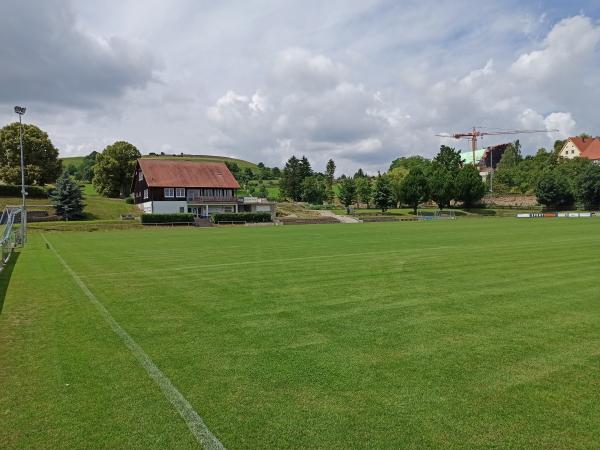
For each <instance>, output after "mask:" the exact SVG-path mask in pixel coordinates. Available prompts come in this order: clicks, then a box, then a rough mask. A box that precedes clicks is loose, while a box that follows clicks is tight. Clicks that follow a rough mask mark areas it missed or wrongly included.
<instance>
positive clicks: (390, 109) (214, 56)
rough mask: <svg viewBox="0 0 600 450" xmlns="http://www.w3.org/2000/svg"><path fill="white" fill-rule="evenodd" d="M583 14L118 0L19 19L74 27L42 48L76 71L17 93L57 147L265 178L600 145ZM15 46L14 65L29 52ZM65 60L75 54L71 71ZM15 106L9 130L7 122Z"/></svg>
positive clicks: (594, 34)
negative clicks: (206, 160) (497, 132)
mask: <svg viewBox="0 0 600 450" xmlns="http://www.w3.org/2000/svg"><path fill="white" fill-rule="evenodd" d="M577 1H578V0H575V2H571V3H569V5H567V4H566V3H565V4H564V5H561V8H559V10H558V11H557V10H556V9H553V10H552V9H547V8H545V7H544V5H543V4H535V5H533V4H532V3H531V2H517V0H501V1H498V2H480V3H479V4H478V8H479V9H478V15H477V17H474V16H473V15H472V14H471V12H472V2H470V1H469V0H457V1H456V2H451V3H446V4H445V3H440V2H432V1H428V0H425V1H416V0H408V1H407V2H403V3H402V5H400V4H399V3H398V2H394V1H392V0H332V1H331V2H322V1H319V0H306V1H303V2H284V3H281V2H275V1H273V0H249V1H248V2H243V3H239V2H238V3H235V4H229V3H227V2H212V3H211V2H209V3H202V4H198V2H195V1H193V0H176V2H175V6H172V5H171V4H170V6H169V7H167V6H165V5H164V2H160V1H158V0H152V1H148V2H144V3H143V7H140V5H141V3H139V2H137V1H136V0H122V1H120V2H115V3H113V4H112V5H111V14H110V15H106V14H102V12H103V11H102V9H103V8H104V7H103V6H102V5H100V4H96V3H94V2H70V1H69V0H49V1H48V2H47V3H48V5H51V6H50V10H51V12H50V13H44V14H41V13H40V14H25V15H24V16H23V18H22V19H21V21H22V22H23V26H26V27H27V28H36V29H40V30H48V29H54V30H57V29H56V27H54V28H53V26H52V24H49V23H45V22H49V21H52V20H54V19H53V17H55V16H56V17H58V16H60V15H61V14H63V16H62V17H63V19H64V17H67V18H68V19H69V20H68V22H69V23H68V24H66V25H64V26H62V27H59V29H58V31H55V32H54V33H46V36H53V35H57V36H58V38H57V40H56V41H52V42H51V43H53V45H54V44H56V43H57V42H58V43H60V45H59V46H56V45H54V46H50V48H52V49H54V50H52V52H50V53H52V54H53V55H54V56H55V58H54V59H53V60H52V61H54V62H56V61H58V62H68V63H69V64H63V66H64V67H68V68H69V70H68V71H67V73H68V74H70V75H71V77H61V76H55V77H51V78H48V77H46V78H47V83H46V82H42V83H40V82H39V80H38V81H35V82H33V81H32V80H34V79H36V78H35V77H34V76H33V75H35V74H36V73H37V72H36V69H37V65H36V63H35V58H33V59H32V58H30V59H29V60H28V59H25V60H24V61H25V62H23V63H19V64H12V66H13V67H11V68H10V71H12V72H14V71H15V70H17V69H18V70H22V71H24V73H25V74H26V75H27V77H25V78H23V79H24V80H25V83H24V84H23V85H22V86H23V89H25V90H24V91H21V93H23V92H25V93H27V95H29V96H30V98H33V97H36V98H37V101H36V102H35V103H34V102H33V101H31V102H27V104H26V106H29V107H30V108H29V110H28V115H27V116H26V118H27V119H28V120H32V121H34V122H37V123H38V124H39V125H41V126H42V128H44V129H46V130H47V131H48V132H49V133H50V135H51V137H52V138H53V140H54V141H55V143H56V144H57V145H58V146H59V148H61V150H63V151H65V152H66V151H69V152H72V153H73V154H75V153H79V154H82V153H87V152H89V151H91V150H99V149H101V148H102V147H104V146H105V145H106V144H108V143H110V142H113V141H114V140H116V139H126V140H129V141H131V142H133V143H134V144H136V145H138V147H139V148H140V149H141V150H142V151H143V152H150V151H161V149H172V151H173V152H177V153H178V152H181V151H184V152H189V153H203V154H207V153H218V154H227V155H233V156H239V157H243V158H247V159H250V160H254V161H259V160H262V161H264V162H265V163H267V164H271V165H272V164H281V163H283V162H284V161H285V160H286V159H287V158H288V157H289V156H290V155H291V154H292V153H295V154H297V155H301V154H306V155H307V156H309V158H311V160H312V161H313V163H314V165H315V166H316V168H317V169H322V168H323V167H324V164H325V162H326V160H327V159H328V158H329V157H331V156H334V157H335V159H336V162H337V163H338V167H340V171H345V172H353V171H354V170H356V168H357V167H359V166H362V167H363V169H368V170H370V171H372V172H373V171H376V170H377V169H385V168H386V166H387V165H388V164H389V161H390V160H392V159H393V158H395V157H397V156H400V155H407V154H415V153H417V154H424V155H428V156H431V155H432V154H434V153H435V152H436V151H437V148H438V147H439V145H440V144H441V143H445V144H451V145H456V146H457V147H459V148H463V149H465V148H466V147H467V146H468V143H466V142H464V141H452V140H450V141H449V140H443V139H440V138H438V137H436V136H435V134H437V133H440V132H452V131H466V130H468V129H470V128H471V127H472V126H474V125H476V126H487V127H497V128H536V129H538V128H544V127H552V128H557V129H559V130H560V133H556V134H553V135H546V134H539V135H537V134H536V135H523V136H514V137H513V136H507V137H502V136H500V137H497V138H489V139H486V140H485V141H483V142H482V144H493V143H500V142H505V141H507V140H509V139H514V138H515V137H519V138H521V140H522V142H523V144H524V149H525V151H529V152H533V151H535V149H536V147H537V146H546V147H549V146H551V145H552V140H553V139H555V138H558V137H562V136H564V135H567V134H574V133H580V132H583V131H586V132H589V133H591V134H598V133H599V131H598V130H597V129H595V128H594V127H597V120H596V117H597V106H596V105H597V104H598V102H600V80H599V76H598V74H599V73H600V59H599V57H598V43H599V41H600V37H599V34H600V27H599V26H598V17H594V16H593V15H588V16H584V15H581V13H580V10H584V9H585V8H582V7H581V5H580V4H579V5H578V4H577ZM6 5H8V2H7V3H6ZM6 7H7V6H2V8H6ZM52 7H54V12H55V13H52ZM46 9H47V8H46ZM46 9H44V11H46ZM2 12H4V11H2ZM53 14H55V15H53ZM3 16H4V17H12V16H13V14H11V11H8V14H4V15H3ZM28 21H29V22H28ZM0 22H2V19H0ZM53 23H54V25H56V23H63V24H64V20H63V21H62V22H61V21H58V22H53ZM63 28H64V32H62V35H61V31H60V30H61V29H63ZM82 30H85V31H82ZM0 33H1V31H0ZM73 36H76V37H78V39H74V38H73V39H72V38H70V37H73ZM116 36H118V37H116ZM79 38H80V39H79ZM48 40H51V39H48ZM80 41H81V42H80ZM82 42H83V43H84V44H85V45H84V46H83V47H84V48H87V49H88V50H89V49H91V50H89V51H88V52H87V53H89V55H87V56H86V55H85V53H86V52H85V51H84V52H82V50H81V48H82V45H81V44H82ZM11 43H12V45H11V46H5V47H6V48H5V49H4V51H5V52H6V51H14V52H21V53H22V54H25V53H27V52H30V53H31V49H34V48H35V46H32V45H31V42H29V43H27V42H25V43H22V44H23V45H22V46H21V47H20V48H17V47H18V46H19V45H21V44H20V42H19V41H18V40H15V41H11ZM44 48H49V47H48V46H45V47H44ZM148 49H152V52H148ZM1 52H2V51H1V50H0V53H1ZM73 55H83V56H82V57H81V58H75V62H76V64H71V62H72V61H73V58H72V56H73ZM34 56H35V54H34ZM92 57H93V58H92ZM28 61H29V63H28ZM94 61H96V62H94ZM97 61H100V62H101V63H102V64H100V63H97ZM157 61H163V64H162V65H159V64H157ZM55 66H56V64H55ZM59 67H62V66H60V64H59ZM4 73H8V72H4ZM32 74H33V75H32ZM92 75H93V76H92ZM28 77H29V78H28ZM1 78H2V75H0V79H1ZM46 78H44V80H43V81H45V80H46ZM36 80H37V79H36ZM90 80H92V81H90ZM94 80H97V81H98V82H97V83H96V81H94ZM156 80H160V82H154V81H156ZM105 81H106V83H105ZM2 86H5V87H4V93H7V92H9V91H11V93H13V94H14V92H18V90H14V89H12V86H11V84H10V83H8V84H7V83H2ZM2 86H0V90H2ZM6 86H10V87H11V89H12V90H11V89H9V88H8V87H6ZM57 86H58V87H57ZM59 87H60V89H59ZM42 91H44V92H42ZM40 92H42V93H43V94H44V95H41V94H39V93H40ZM38 94H39V95H38ZM0 97H2V96H1V95H0ZM17 97H19V98H21V96H20V95H18V96H17ZM71 97H72V98H71ZM4 98H5V102H6V101H7V100H6V98H7V97H6V95H5V96H4ZM0 101H1V100H0ZM15 101H16V97H15ZM86 101H87V102H88V103H87V104H86ZM92 102H93V103H94V104H93V105H90V103H92ZM10 106H12V103H9V104H5V105H3V106H2V108H0V121H4V122H7V121H9V120H13V117H12V116H11V115H10ZM5 111H6V112H5ZM148 124H151V125H152V126H148Z"/></svg>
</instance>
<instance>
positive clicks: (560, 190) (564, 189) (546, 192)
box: [535, 170, 574, 209]
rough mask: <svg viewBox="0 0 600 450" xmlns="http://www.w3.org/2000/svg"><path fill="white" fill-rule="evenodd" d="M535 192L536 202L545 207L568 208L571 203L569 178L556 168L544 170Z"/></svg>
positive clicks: (572, 197)
mask: <svg viewBox="0 0 600 450" xmlns="http://www.w3.org/2000/svg"><path fill="white" fill-rule="evenodd" d="M535 193H536V196H537V201H538V203H539V204H540V205H544V207H545V208H546V209H568V208H569V207H571V206H572V205H573V201H574V196H573V193H572V192H571V186H570V184H569V180H568V179H567V177H566V176H564V175H562V174H561V173H560V172H559V171H557V170H553V171H549V172H546V173H545V174H544V175H543V176H542V178H540V181H538V184H537V187H536V191H535Z"/></svg>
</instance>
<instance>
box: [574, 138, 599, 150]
mask: <svg viewBox="0 0 600 450" xmlns="http://www.w3.org/2000/svg"><path fill="white" fill-rule="evenodd" d="M596 139H597V138H591V137H590V138H582V137H581V136H574V137H570V138H569V140H570V141H572V142H573V144H575V146H576V147H577V148H578V149H579V151H580V152H582V153H583V152H584V151H585V149H586V148H588V147H589V146H590V145H591V144H592V142H594V141H595V140H596Z"/></svg>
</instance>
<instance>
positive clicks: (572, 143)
mask: <svg viewBox="0 0 600 450" xmlns="http://www.w3.org/2000/svg"><path fill="white" fill-rule="evenodd" d="M559 155H560V156H562V157H563V158H567V159H573V158H578V157H579V158H587V159H589V160H591V161H593V162H594V163H596V164H600V137H588V136H575V137H570V138H569V139H567V142H565V144H564V145H563V147H562V149H561V150H560V152H559Z"/></svg>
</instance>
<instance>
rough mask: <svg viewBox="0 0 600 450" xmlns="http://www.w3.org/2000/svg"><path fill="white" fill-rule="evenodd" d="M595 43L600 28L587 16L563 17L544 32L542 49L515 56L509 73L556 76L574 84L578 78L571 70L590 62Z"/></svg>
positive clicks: (599, 37) (541, 77)
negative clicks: (548, 31) (546, 34)
mask: <svg viewBox="0 0 600 450" xmlns="http://www.w3.org/2000/svg"><path fill="white" fill-rule="evenodd" d="M599 42H600V27H598V26H597V25H594V24H593V23H592V21H591V20H590V18H589V17H584V16H575V17H570V18H567V19H564V20H562V21H560V22H559V23H558V24H556V25H555V26H554V28H552V30H551V31H550V33H548V36H547V37H546V39H544V43H543V48H542V49H540V50H535V51H532V52H529V53H524V54H522V55H521V56H519V58H518V59H517V60H516V61H515V62H514V63H513V64H512V66H511V72H512V73H513V74H515V75H517V76H519V77H522V78H525V79H531V80H535V81H538V82H539V81H546V80H551V79H556V78H559V79H561V80H563V81H567V80H572V82H573V83H577V81H578V77H574V76H573V72H574V71H577V72H580V73H581V72H583V71H585V70H586V69H587V68H589V67H590V66H592V65H593V64H594V62H595V61H594V53H595V51H596V48H597V46H598V43H599ZM565 74H568V76H565Z"/></svg>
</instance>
